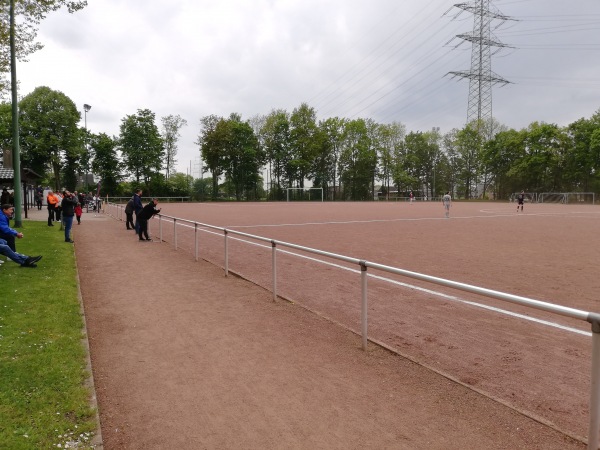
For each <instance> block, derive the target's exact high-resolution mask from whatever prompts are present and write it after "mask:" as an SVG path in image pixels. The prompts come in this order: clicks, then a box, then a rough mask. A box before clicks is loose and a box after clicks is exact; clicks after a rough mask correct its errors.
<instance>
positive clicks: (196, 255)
mask: <svg viewBox="0 0 600 450" xmlns="http://www.w3.org/2000/svg"><path fill="white" fill-rule="evenodd" d="M194 258H196V261H198V223H197V222H194Z"/></svg>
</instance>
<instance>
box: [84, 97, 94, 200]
mask: <svg viewBox="0 0 600 450" xmlns="http://www.w3.org/2000/svg"><path fill="white" fill-rule="evenodd" d="M90 109H92V107H91V106H90V105H88V104H87V103H84V104H83V118H84V125H85V142H84V144H85V153H86V155H85V158H86V160H85V161H86V167H85V168H84V170H85V171H87V170H88V167H87V166H88V164H89V156H90V151H89V149H88V132H87V113H88V111H89V110H90ZM86 181H87V173H85V172H84V174H83V180H82V184H83V186H85V187H86V189H85V191H87V187H88V186H87V183H86Z"/></svg>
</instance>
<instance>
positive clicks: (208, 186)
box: [192, 178, 212, 202]
mask: <svg viewBox="0 0 600 450" xmlns="http://www.w3.org/2000/svg"><path fill="white" fill-rule="evenodd" d="M210 197H212V181H211V180H210V178H197V179H195V180H194V185H193V187H192V198H193V199H194V200H198V201H201V202H203V201H204V200H207V199H209V198H210Z"/></svg>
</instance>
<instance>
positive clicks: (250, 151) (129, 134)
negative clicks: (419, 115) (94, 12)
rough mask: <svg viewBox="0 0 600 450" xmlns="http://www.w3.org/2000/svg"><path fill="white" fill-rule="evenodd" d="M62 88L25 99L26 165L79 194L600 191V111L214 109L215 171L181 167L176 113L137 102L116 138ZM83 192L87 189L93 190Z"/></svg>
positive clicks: (364, 195) (205, 130) (2, 117)
mask: <svg viewBox="0 0 600 450" xmlns="http://www.w3.org/2000/svg"><path fill="white" fill-rule="evenodd" d="M10 110H11V105H10V103H2V104H0V140H1V141H2V148H3V149H8V148H10V147H11V139H12V138H11V131H10V130H11V114H10ZM80 121H81V113H80V112H79V111H78V110H77V107H76V106H75V104H74V103H73V101H72V100H71V99H70V98H69V97H67V96H66V95H65V94H63V93H62V92H59V91H54V90H52V89H50V88H48V87H38V88H36V89H35V90H34V91H33V92H31V93H30V94H28V95H27V96H25V97H24V98H23V99H22V100H21V101H20V102H19V122H20V143H21V159H22V165H23V167H28V168H30V169H32V170H34V171H35V172H37V173H39V174H41V175H43V176H44V181H45V183H46V184H48V185H50V186H52V187H53V188H54V189H61V188H63V187H65V188H68V189H70V190H74V189H76V188H77V187H78V183H79V184H80V183H81V179H82V175H85V174H88V173H94V174H95V175H96V176H97V177H99V178H100V179H101V181H102V193H103V194H104V195H110V196H120V195H129V193H130V192H131V191H132V190H133V189H135V188H136V187H142V188H143V189H145V190H146V192H148V193H152V195H160V196H193V197H195V198H197V199H206V198H213V199H216V198H219V197H228V198H234V199H237V200H258V199H265V198H266V199H272V200H281V199H285V196H286V189H287V188H288V187H299V188H303V187H306V186H308V185H311V186H314V187H321V188H323V192H324V195H325V198H326V199H327V200H371V199H373V198H376V197H378V196H379V197H382V196H383V197H388V196H390V195H393V196H402V195H403V193H408V192H409V191H413V192H414V193H415V195H421V196H426V197H429V198H433V197H437V196H440V195H442V194H443V193H444V192H446V191H450V192H452V193H453V194H454V196H455V197H458V198H467V199H470V198H492V199H505V198H508V197H509V196H510V195H511V193H513V192H517V191H521V190H526V191H529V192H599V188H600V185H599V181H600V180H599V178H598V173H599V169H600V110H599V111H597V112H596V113H595V114H593V115H592V117H590V118H588V119H586V118H581V119H579V120H577V121H575V122H573V123H571V124H569V125H568V126H566V127H559V126H558V125H555V124H547V123H538V122H534V123H532V124H530V125H529V126H528V127H527V128H524V129H522V130H514V129H509V128H507V127H505V126H503V125H501V124H499V123H497V122H496V121H492V122H491V123H485V124H482V123H477V122H473V123H469V124H467V125H465V126H464V127H463V128H462V129H453V130H451V131H449V132H447V133H445V134H441V133H440V131H439V129H437V128H432V129H431V130H428V131H410V132H407V131H406V127H405V126H404V125H403V124H401V123H398V122H394V123H389V124H381V123H377V122H376V121H374V120H372V119H362V118H359V119H345V118H339V117H333V118H326V119H321V120H319V119H318V118H317V113H316V111H315V109H314V108H312V107H310V106H309V105H308V104H306V103H302V104H301V105H300V106H298V107H297V108H295V109H294V110H293V111H292V112H291V113H290V112H288V111H286V110H283V109H276V110H273V111H271V112H270V113H269V114H266V115H255V116H253V117H251V118H250V119H248V120H243V119H242V117H241V116H240V115H239V114H237V113H232V114H230V115H229V116H228V117H220V116H217V115H208V116H204V117H201V118H200V120H199V125H200V131H199V134H198V139H197V141H196V144H197V145H198V147H199V151H200V154H201V156H202V159H203V161H204V171H205V172H207V173H209V174H210V177H209V178H206V179H204V178H201V179H198V180H194V179H193V178H192V177H191V174H185V175H184V174H181V173H177V172H175V171H174V167H175V163H176V156H177V144H178V140H179V131H180V130H181V128H182V127H183V126H186V125H187V122H186V120H185V119H183V118H181V117H180V116H179V115H169V116H166V117H162V118H161V119H160V127H159V125H157V118H156V115H155V114H154V113H153V112H152V111H150V110H148V109H139V110H137V111H136V112H135V113H133V114H130V115H127V116H125V117H124V118H123V119H122V120H121V124H120V133H119V136H109V135H107V134H106V133H98V134H94V133H90V132H88V130H86V129H85V128H82V127H80V126H79V125H78V124H79V123H80ZM86 188H87V186H86Z"/></svg>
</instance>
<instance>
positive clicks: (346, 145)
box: [339, 119, 377, 200]
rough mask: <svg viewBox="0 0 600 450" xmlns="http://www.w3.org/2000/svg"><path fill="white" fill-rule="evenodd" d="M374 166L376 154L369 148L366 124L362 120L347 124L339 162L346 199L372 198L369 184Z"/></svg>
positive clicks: (375, 164)
mask: <svg viewBox="0 0 600 450" xmlns="http://www.w3.org/2000/svg"><path fill="white" fill-rule="evenodd" d="M376 166H377V154H376V152H375V150H374V149H373V148H372V147H371V142H370V139H369V135H368V129H367V123H366V122H365V120H363V119H356V120H352V121H349V122H347V123H346V125H345V127H344V138H343V147H342V152H341V154H340V161H339V172H340V180H341V182H342V184H343V186H344V197H345V198H346V199H350V200H369V199H371V198H372V197H371V195H372V192H371V183H372V180H373V173H374V172H375V170H376Z"/></svg>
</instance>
